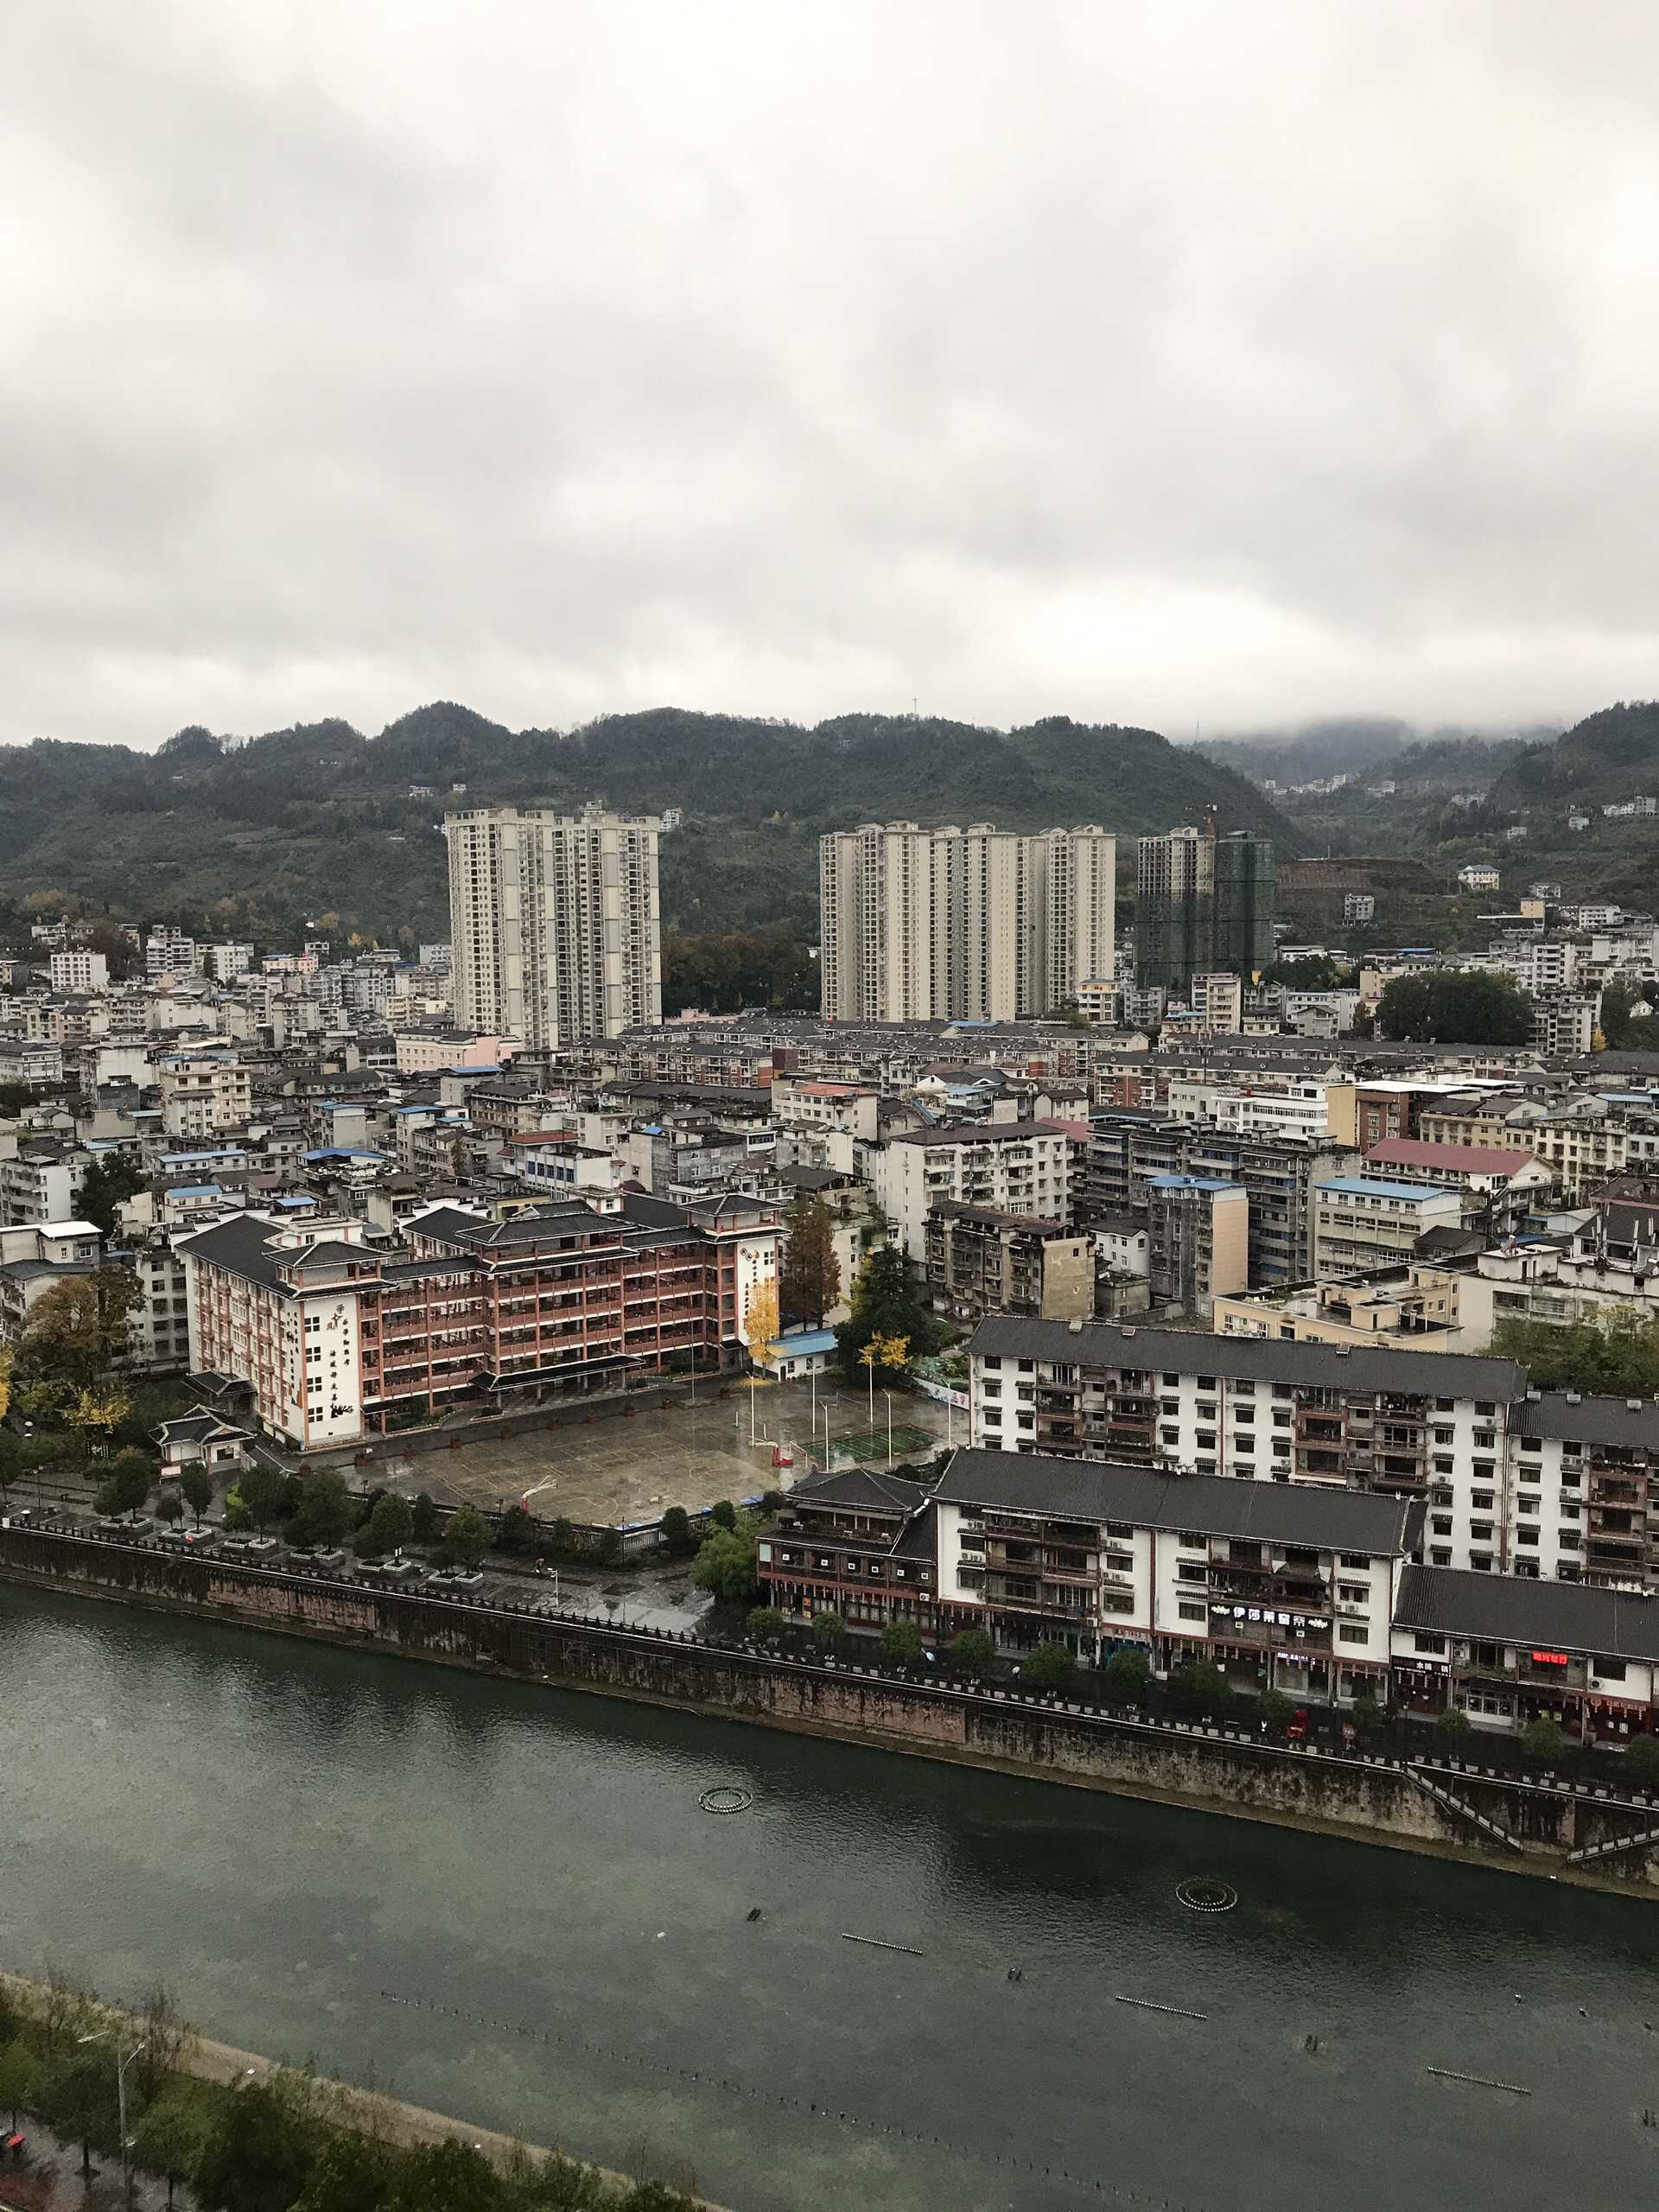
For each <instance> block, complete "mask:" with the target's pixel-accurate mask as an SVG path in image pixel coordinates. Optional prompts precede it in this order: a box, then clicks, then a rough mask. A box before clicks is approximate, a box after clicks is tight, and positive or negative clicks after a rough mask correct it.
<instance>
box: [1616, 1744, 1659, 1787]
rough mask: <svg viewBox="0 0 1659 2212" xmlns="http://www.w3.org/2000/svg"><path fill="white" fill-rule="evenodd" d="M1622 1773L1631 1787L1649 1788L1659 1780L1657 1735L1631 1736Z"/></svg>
mask: <svg viewBox="0 0 1659 2212" xmlns="http://www.w3.org/2000/svg"><path fill="white" fill-rule="evenodd" d="M1624 1778H1625V1780H1626V1781H1627V1782H1628V1783H1630V1787H1631V1788H1632V1789H1652V1788H1653V1785H1654V1784H1655V1783H1656V1782H1659V1736H1632V1737H1631V1738H1630V1749H1629V1750H1628V1751H1626V1752H1625V1754H1624Z"/></svg>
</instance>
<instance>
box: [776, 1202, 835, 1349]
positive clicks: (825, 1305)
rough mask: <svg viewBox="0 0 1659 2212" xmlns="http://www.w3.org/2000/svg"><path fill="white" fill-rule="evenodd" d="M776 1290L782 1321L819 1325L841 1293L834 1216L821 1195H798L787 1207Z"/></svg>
mask: <svg viewBox="0 0 1659 2212" xmlns="http://www.w3.org/2000/svg"><path fill="white" fill-rule="evenodd" d="M840 1296H841V1262H840V1260H839V1259H838V1258H837V1257H836V1217H835V1216H834V1214H832V1213H831V1212H830V1211H829V1207H828V1206H827V1205H825V1204H824V1202H823V1199H822V1198H818V1197H816V1196H812V1197H802V1198H797V1199H796V1201H795V1203H794V1205H792V1206H791V1208H790V1210H789V1215H788V1225H787V1228H786V1230H785V1238H784V1255H783V1262H782V1265H781V1268H780V1270H779V1300H780V1303H781V1306H782V1309H783V1316H784V1319H785V1323H787V1324H794V1323H805V1322H810V1323H811V1324H812V1325H813V1326H814V1327H815V1328H820V1329H821V1328H822V1327H823V1317H824V1315H825V1314H826V1313H828V1312H829V1309H830V1307H831V1306H834V1305H835V1303H836V1300H837V1299H839V1297H840Z"/></svg>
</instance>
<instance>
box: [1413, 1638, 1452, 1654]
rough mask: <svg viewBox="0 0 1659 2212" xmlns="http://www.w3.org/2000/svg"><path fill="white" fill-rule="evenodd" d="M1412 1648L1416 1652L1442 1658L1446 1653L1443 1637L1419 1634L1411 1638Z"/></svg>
mask: <svg viewBox="0 0 1659 2212" xmlns="http://www.w3.org/2000/svg"><path fill="white" fill-rule="evenodd" d="M1412 1648H1413V1649H1414V1650H1416V1651H1427V1652H1432V1653H1434V1654H1437V1655H1438V1656H1441V1657H1444V1656H1445V1653H1446V1638H1445V1637H1443V1636H1423V1635H1421V1634H1419V1635H1417V1636H1415V1637H1413V1639H1412Z"/></svg>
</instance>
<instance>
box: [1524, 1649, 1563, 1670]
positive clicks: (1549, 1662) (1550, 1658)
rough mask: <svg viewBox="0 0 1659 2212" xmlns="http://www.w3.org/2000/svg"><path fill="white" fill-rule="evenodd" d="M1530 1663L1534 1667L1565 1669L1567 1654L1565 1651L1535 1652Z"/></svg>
mask: <svg viewBox="0 0 1659 2212" xmlns="http://www.w3.org/2000/svg"><path fill="white" fill-rule="evenodd" d="M1532 1663H1533V1665H1534V1666H1535V1667H1565V1666H1566V1664H1567V1654H1566V1652H1565V1651H1535V1652H1534V1653H1533V1655H1532Z"/></svg>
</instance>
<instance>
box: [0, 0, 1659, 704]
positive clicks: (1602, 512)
mask: <svg viewBox="0 0 1659 2212" xmlns="http://www.w3.org/2000/svg"><path fill="white" fill-rule="evenodd" d="M1656 62H1659V18H1656V17H1655V16H1653V14H1652V11H1651V10H1649V9H1646V8H1645V7H1641V6H1635V5H1631V6H1625V5H1621V4H1617V3H1616V0H1610V4H1607V5H1604V6H1600V7H1598V8H1597V9H1595V10H1560V9H1558V8H1554V7H1546V6H1537V5H1533V6H1527V5H1522V6H1515V5H1497V4H1494V5H1491V6H1478V5H1463V6H1459V5H1455V4H1453V5H1438V6H1433V7H1431V6H1427V5H1420V6H1414V5H1409V4H1408V5H1403V6H1402V5H1396V4H1387V5H1384V4H1382V3H1381V0H1376V4H1366V3H1365V0H1356V4H1353V5H1350V6H1344V7H1343V8H1341V9H1335V10H1332V9H1324V8H1319V7H1316V6H1314V5H1313V4H1311V0H1308V4H1277V0H1260V3H1259V4H1255V5H1252V6H1251V7H1249V8H1248V9H1240V8H1238V7H1236V6H1235V5H1232V4H1229V3H1228V0H1212V3H1211V4H1197V0H1185V4H1182V0H1173V4H1168V5H1165V6H1162V7H1160V8H1159V9H1157V10H1147V9H1145V8H1143V7H1141V6H1138V5H1130V4H1127V0H1126V3H1125V4H1106V5H1102V4H1098V3H1097V0H1096V4H1078V5H1071V4H1061V0H1050V3H1049V4H1044V3H1043V0H1034V4H1031V5H1027V6H1024V7H1021V8H1019V9H1007V8H1004V7H1001V6H996V7H993V6H988V5H981V4H977V3H976V0H937V4H936V3H935V0H912V4H909V5H900V6H899V7H896V8H894V7H890V6H877V5H873V4H862V5H861V4H838V5H837V6H836V7H834V8H829V7H812V6H807V5H804V4H802V5H796V6H783V7H779V6H777V5H775V4H772V5H766V4H760V0H755V4H742V5H738V4H728V5H721V4H718V0H709V4H706V5H700V6H699V7H697V8H695V9H686V8H684V7H683V6H681V5H678V4H671V0H640V4H637V5H635V6H633V7H631V8H629V9H627V10H613V9H607V8H604V7H602V6H601V5H599V4H597V0H594V4H591V5H576V4H570V5H565V6H560V7H555V8H552V9H549V8H547V7H546V6H544V5H541V4H529V3H528V0H526V3H525V4H518V0H496V4H493V5H492V6H490V7H488V8H486V9H481V10H480V9H461V8H459V7H455V6H453V5H452V6H448V7H440V6H435V5H416V4H410V0H385V4H380V5H365V4H353V0H343V4H342V3H341V0H330V4H328V5H326V6H325V5H323V4H321V0H311V4H305V0H299V3H298V4H296V5H295V6H293V7H291V8H288V9H280V10H271V9H269V8H267V7H264V6H256V5H252V4H245V0H196V3H195V4H186V0H154V4H152V5H150V6H148V7H146V8H145V9H143V10H112V9H110V8H108V7H107V6H106V5H103V4H90V0H61V3H60V4H59V5H56V6H54V8H52V9H50V10H13V11H11V12H10V14H9V15H7V16H5V17H4V18H3V19H0V119H3V126H4V127H3V130H0V140H3V145H4V151H3V153H0V209H3V211H4V212H3V213H0V319H3V327H4V329H5V332H6V336H5V339H4V341H3V344H0V411H3V420H4V423H5V436H4V440H3V448H0V502H3V508H0V520H3V549H0V592H3V594H4V607H5V620H4V625H3V633H0V679H3V680H0V734H3V735H4V736H6V737H7V738H10V739H12V740H17V739H24V738H28V737H29V736H32V735H35V734H41V733H43V732H50V733H52V734H57V735H61V736H70V737H84V738H101V739H107V738H112V737H113V738H121V739H124V740H126V741H131V742H137V743H151V742H155V741H158V740H159V739H160V738H161V737H162V736H164V735H165V734H167V733H168V731H169V730H171V729H172V728H175V727H177V726H178V725H180V724H181V723H183V722H186V721H196V720H205V721H212V722H213V723H214V724H215V725H216V726H218V727H220V728H239V729H252V728H263V727H266V726H269V725H271V724H273V723H279V722H282V721H289V720H291V719H295V718H304V717H308V716H313V715H321V714H324V713H327V712H336V711H337V712H343V713H346V714H348V715H352V716H353V718H355V719H357V720H359V721H361V722H363V723H365V725H367V726H369V727H378V724H379V722H380V721H384V720H385V719H386V718H387V717H389V716H390V715H393V714H395V713H397V712H399V711H401V710H402V709H404V708H406V707H407V706H409V705H410V704H412V703H415V702H417V701H419V700H421V699H423V698H425V697H429V696H440V695H442V696H453V697H460V698H465V699H467V700H468V701H470V702H473V703H474V704H475V705H477V706H479V707H480V709H483V710H485V711H486V712H488V713H491V714H493V715H498V716H499V717H501V718H502V719H504V720H507V721H515V722H524V721H535V722H540V723H548V722H554V723H566V722H569V721H576V720H580V719H582V718H585V717H586V716H587V715H591V714H593V713H595V712H598V711H601V710H603V709H607V708H612V707H627V706H633V705H640V704H647V703H658V702H663V701H667V700H673V701H677V702H681V703H684V704H688V705H702V706H708V707H729V708H732V709H738V710H742V711H776V712H782V713H787V714H791V715H797V716H799V717H801V718H811V717H814V716H817V715H822V714H824V713H829V712H834V711H836V710H837V709H843V708H848V707H852V706H864V705H869V706H881V707H893V706H898V705H900V704H904V703H907V702H908V701H909V699H910V698H911V697H912V695H915V696H920V697H921V699H922V700H923V702H924V703H925V705H927V706H929V707H931V708H933V709H937V710H938V711H941V712H947V713H955V714H960V715H964V716H967V717H969V718H970V719H975V720H985V721H1000V720H1007V719H1009V718H1013V717H1025V716H1027V715H1033V714H1036V713H1040V712H1048V711H1054V710H1058V709H1067V710H1070V711H1071V712H1074V713H1077V714H1079V715H1102V716H1105V717H1109V718H1120V719H1125V720H1137V721H1150V722H1153V723H1154V724H1155V725H1158V726H1160V727H1164V728H1169V729H1171V730H1172V732H1174V731H1184V730H1185V729H1187V728H1190V727H1191V725H1192V722H1193V721H1196V720H1199V719H1201V720H1202V721H1204V723H1205V727H1206V728H1215V729H1220V728H1225V727H1227V726H1229V725H1230V724H1249V725H1255V724H1258V723H1260V722H1262V721H1274V720H1281V719H1283V720H1290V719H1295V718H1298V717H1300V716H1302V715H1312V714H1319V713H1331V712H1348V711H1381V712H1395V713H1401V714H1404V715H1414V716H1418V717H1421V718H1424V719H1427V720H1438V719H1441V718H1446V717H1452V718H1465V719H1466V718H1473V719H1478V720H1482V719H1484V720H1491V721H1507V720H1511V719H1520V720H1523V721H1537V720H1541V719H1547V718H1550V717H1553V716H1558V715H1575V714H1577V713H1580V712H1583V711H1586V710H1588V709H1590V708H1592V707H1593V706H1595V705H1597V704H1599V703H1601V702H1603V701H1605V699H1608V698H1611V697H1613V696H1632V695H1639V694H1643V693H1646V692H1649V691H1652V690H1656V689H1659V684H1656V682H1655V669H1656V662H1659V635H1656V632H1659V616H1656V613H1655V608H1656V605H1659V600H1656V593H1655V583H1656V550H1659V524H1656V521H1655V517H1656V515H1659V497H1656V494H1659V451H1656V434H1655V428H1654V410H1653V404H1652V399H1651V394H1652V392H1653V391H1654V389H1655V388H1656V374H1655V372H1656V369H1659V359H1656V355H1659V305H1656V302H1659V284H1656V282H1655V279H1656V277H1659V155H1656V147H1655V141H1654V136H1653V133H1652V130H1651V126H1650V121H1649V106H1650V99H1651V92H1652V87H1653V84H1654V78H1655V65H1656Z"/></svg>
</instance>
